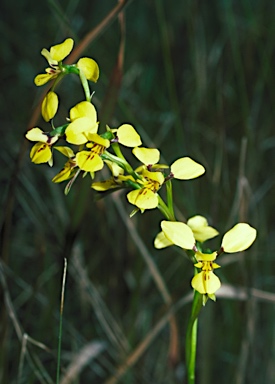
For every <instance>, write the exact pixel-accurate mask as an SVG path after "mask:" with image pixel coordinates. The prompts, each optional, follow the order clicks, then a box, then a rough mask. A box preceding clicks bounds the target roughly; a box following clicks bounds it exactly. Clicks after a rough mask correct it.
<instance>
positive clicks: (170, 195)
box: [165, 180, 175, 220]
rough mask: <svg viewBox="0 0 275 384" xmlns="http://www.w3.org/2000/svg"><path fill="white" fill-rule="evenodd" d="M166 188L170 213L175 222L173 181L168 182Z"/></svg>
mask: <svg viewBox="0 0 275 384" xmlns="http://www.w3.org/2000/svg"><path fill="white" fill-rule="evenodd" d="M165 186H166V194H167V206H168V209H169V211H170V212H171V215H172V216H173V217H174V220H175V213H174V204H173V188H172V181H171V180H168V181H167V182H166V183H165Z"/></svg>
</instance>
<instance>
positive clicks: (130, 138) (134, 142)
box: [117, 124, 142, 147]
mask: <svg viewBox="0 0 275 384" xmlns="http://www.w3.org/2000/svg"><path fill="white" fill-rule="evenodd" d="M117 137H118V142H119V143H120V144H122V145H125V146H126V147H138V146H139V145H141V144H142V142H141V139H140V136H139V134H138V133H137V131H136V130H135V128H134V127H133V126H132V125H130V124H123V125H121V126H120V127H119V128H118V130H117Z"/></svg>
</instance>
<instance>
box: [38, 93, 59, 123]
mask: <svg viewBox="0 0 275 384" xmlns="http://www.w3.org/2000/svg"><path fill="white" fill-rule="evenodd" d="M57 109H58V96H57V94H56V93H55V92H52V91H50V92H48V93H47V95H46V96H45V97H44V100H43V102H42V106H41V113H42V116H43V119H44V120H45V121H46V122H48V121H50V120H51V119H52V118H53V117H54V116H55V114H56V112H57Z"/></svg>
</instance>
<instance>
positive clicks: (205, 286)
mask: <svg viewBox="0 0 275 384" xmlns="http://www.w3.org/2000/svg"><path fill="white" fill-rule="evenodd" d="M191 285H192V287H193V288H194V289H195V290H196V291H198V292H199V293H201V294H202V295H203V294H206V293H208V294H210V295H211V294H213V293H215V292H216V291H217V290H218V289H219V288H220V286H221V282H220V279H219V278H218V277H217V276H216V275H215V274H214V273H213V272H212V271H211V272H204V271H202V272H200V273H198V274H197V275H195V276H194V277H193V279H192V281H191Z"/></svg>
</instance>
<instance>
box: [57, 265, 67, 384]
mask: <svg viewBox="0 0 275 384" xmlns="http://www.w3.org/2000/svg"><path fill="white" fill-rule="evenodd" d="M66 274H67V259H64V270H63V279H62V289H61V301H60V320H59V332H58V351H57V371H56V384H59V378H60V360H61V342H62V325H63V308H64V296H65V282H66Z"/></svg>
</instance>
